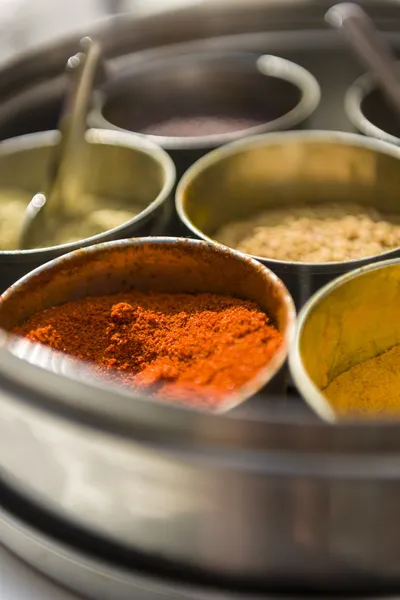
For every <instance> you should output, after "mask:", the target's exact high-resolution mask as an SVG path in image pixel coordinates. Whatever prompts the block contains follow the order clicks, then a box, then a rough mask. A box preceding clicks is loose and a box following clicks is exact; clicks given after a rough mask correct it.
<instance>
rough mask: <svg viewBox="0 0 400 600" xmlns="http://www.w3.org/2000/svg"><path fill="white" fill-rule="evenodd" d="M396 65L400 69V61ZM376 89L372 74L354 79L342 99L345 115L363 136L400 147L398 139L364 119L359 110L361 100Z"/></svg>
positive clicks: (362, 113)
mask: <svg viewBox="0 0 400 600" xmlns="http://www.w3.org/2000/svg"><path fill="white" fill-rule="evenodd" d="M396 65H397V67H398V68H400V61H399V62H398V63H396ZM377 87H378V86H377V84H376V80H375V77H374V75H373V74H372V73H364V75H361V77H359V78H358V79H356V81H354V83H352V84H351V86H350V87H349V88H348V90H347V91H346V94H345V97H344V109H345V112H346V115H347V117H348V119H349V120H350V121H351V122H352V124H353V125H354V126H355V127H356V128H357V129H358V131H361V133H363V134H364V135H368V136H371V137H373V138H376V139H378V140H381V141H383V142H389V143H391V144H394V145H395V146H400V138H399V137H396V136H395V135H393V134H391V133H389V132H387V131H384V130H383V129H381V128H380V127H378V126H377V125H375V124H374V123H373V122H372V121H370V120H369V119H368V118H367V117H366V115H365V113H364V112H363V110H362V108H361V106H362V102H363V100H364V99H365V98H366V97H367V95H368V94H369V93H370V92H372V91H373V90H375V89H377Z"/></svg>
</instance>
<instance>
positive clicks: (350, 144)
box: [176, 131, 400, 307]
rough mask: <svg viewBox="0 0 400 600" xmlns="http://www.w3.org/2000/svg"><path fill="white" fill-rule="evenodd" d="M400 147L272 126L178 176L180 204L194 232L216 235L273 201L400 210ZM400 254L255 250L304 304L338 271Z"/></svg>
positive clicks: (344, 135) (183, 217)
mask: <svg viewBox="0 0 400 600" xmlns="http://www.w3.org/2000/svg"><path fill="white" fill-rule="evenodd" d="M399 159H400V151H399V150H398V149H397V148H395V147H394V146H392V145H391V144H386V143H384V142H381V141H379V140H373V139H370V138H366V137H363V136H361V135H356V134H351V133H341V132H333V131H304V132H283V133H275V134H268V135H263V136H257V137H253V138H249V139H247V140H241V141H239V142H236V143H234V144H231V145H229V146H225V147H224V148H219V149H218V150H215V151H214V152H212V153H210V154H209V155H208V156H205V157H203V158H202V159H200V160H199V161H198V162H197V163H196V164H195V165H193V166H192V167H191V169H189V171H188V172H187V173H186V174H185V175H184V177H183V178H182V180H181V181H180V183H179V185H178V188H177V191H176V209H177V212H178V215H179V217H180V219H181V221H182V223H183V224H184V226H185V227H186V228H187V229H188V230H189V231H190V232H191V233H192V234H194V235H195V236H197V237H200V238H203V239H205V240H210V239H214V238H213V236H214V234H215V232H216V231H217V230H218V229H219V228H220V227H221V226H222V225H224V224H226V223H229V222H230V221H235V220H241V219H246V218H248V217H249V216H250V215H252V214H254V213H257V212H258V211H261V210H265V209H266V208H269V207H271V208H272V207H277V206H285V205H291V204H293V203H294V204H305V203H312V202H316V203H318V202H349V201H350V202H357V203H359V204H364V205H367V206H376V207H378V208H379V209H380V210H382V211H383V212H385V211H386V212H392V213H396V212H398V211H399V201H398V198H399V192H398V190H399V189H400V160H399ZM396 256H400V249H399V248H396V249H394V250H391V251H389V252H385V253H383V254H379V255H375V256H368V257H366V258H363V259H357V260H347V261H343V262H329V263H305V262H286V261H280V260H273V259H269V258H264V257H254V258H257V259H258V260H260V261H261V262H263V263H264V264H265V265H267V266H268V267H269V268H270V269H271V270H272V271H274V273H276V274H277V275H278V277H280V278H281V279H282V280H283V282H284V283H285V284H286V286H287V287H288V289H289V291H290V293H291V294H292V296H293V298H294V300H295V303H296V306H297V307H300V306H302V305H303V304H304V303H305V302H306V301H307V300H308V298H309V297H310V296H311V295H312V294H313V293H314V292H315V291H316V290H317V289H319V288H320V287H322V286H323V285H325V284H326V283H328V282H329V281H330V280H332V279H333V278H334V277H337V276H338V275H341V274H343V273H345V272H347V271H351V270H353V269H355V268H357V267H360V266H362V265H365V264H368V263H371V262H374V261H378V260H384V259H385V258H390V257H396Z"/></svg>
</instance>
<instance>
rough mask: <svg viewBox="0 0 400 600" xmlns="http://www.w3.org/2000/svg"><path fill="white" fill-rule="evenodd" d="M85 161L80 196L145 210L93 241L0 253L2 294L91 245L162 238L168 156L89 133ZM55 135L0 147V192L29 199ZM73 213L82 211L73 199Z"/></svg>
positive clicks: (169, 182) (139, 142)
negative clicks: (153, 236)
mask: <svg viewBox="0 0 400 600" xmlns="http://www.w3.org/2000/svg"><path fill="white" fill-rule="evenodd" d="M86 142H87V143H86V148H85V152H86V153H87V155H86V160H85V162H84V163H83V167H82V168H83V172H82V174H81V178H82V179H81V181H82V185H83V189H84V192H86V193H88V194H93V195H96V194H98V195H103V196H105V197H109V198H113V197H116V198H118V199H122V200H126V204H127V208H128V209H129V205H130V204H131V203H135V204H136V205H139V206H140V205H141V206H143V210H142V211H141V212H140V213H139V214H138V215H137V216H136V217H134V218H133V219H131V220H130V221H128V222H127V223H125V224H123V225H121V226H119V227H116V228H115V229H111V230H109V231H106V232H104V233H101V234H99V235H97V236H93V237H91V238H87V239H85V240H80V241H78V242H73V243H70V244H64V245H61V246H54V247H51V248H44V249H36V250H14V251H2V252H0V289H1V290H4V289H6V288H7V287H8V286H9V285H11V284H12V283H14V282H15V281H16V280H17V279H18V278H19V277H22V275H25V273H27V272H28V271H30V270H32V269H33V268H36V267H38V266H39V265H41V264H43V263H44V262H46V261H48V260H51V259H52V258H55V257H56V256H60V255H62V254H65V253H66V252H69V251H71V250H74V249H76V248H80V247H83V246H89V245H91V244H93V243H95V242H101V241H107V240H113V239H118V238H122V237H130V236H133V235H138V234H140V233H142V234H144V233H163V230H164V228H165V226H166V223H167V220H168V218H169V214H170V211H171V206H170V195H171V191H172V189H173V186H174V183H175V169H174V165H173V163H172V161H171V159H170V158H169V156H168V155H167V154H166V153H165V152H164V151H163V150H161V149H160V148H158V147H157V146H155V145H154V144H152V143H151V142H149V141H147V140H145V139H142V138H138V137H135V136H133V135H132V134H124V133H119V132H116V131H106V130H105V131H103V130H100V129H99V130H90V131H88V132H87V134H86ZM56 143H57V133H56V132H45V133H38V134H31V135H27V136H21V137H19V138H14V139H10V140H5V141H3V142H1V143H0V187H4V188H7V187H10V188H17V189H18V188H19V189H21V190H23V191H25V192H28V193H30V194H32V195H33V194H34V193H35V192H37V190H38V189H40V186H41V184H42V182H43V180H44V178H45V175H46V171H47V165H48V161H49V159H50V150H51V149H52V147H53V146H54V144H56ZM75 202H76V205H75V207H74V209H75V210H76V211H82V210H84V208H83V207H82V206H81V205H80V197H79V196H77V197H76V198H75Z"/></svg>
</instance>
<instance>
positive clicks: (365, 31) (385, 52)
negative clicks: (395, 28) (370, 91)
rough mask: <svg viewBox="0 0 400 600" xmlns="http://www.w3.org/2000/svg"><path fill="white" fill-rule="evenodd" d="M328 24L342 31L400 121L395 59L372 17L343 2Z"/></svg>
mask: <svg viewBox="0 0 400 600" xmlns="http://www.w3.org/2000/svg"><path fill="white" fill-rule="evenodd" d="M325 20H326V21H327V23H329V24H330V25H331V26H332V27H336V28H338V29H341V30H342V31H343V33H344V34H345V35H346V37H347V39H348V41H349V43H350V44H351V46H352V47H353V49H354V51H355V52H356V54H357V56H358V58H359V60H360V62H361V63H362V64H363V65H364V66H365V67H366V68H367V69H368V70H369V71H372V72H373V73H374V75H375V77H376V78H377V80H378V81H379V83H380V86H381V88H382V89H383V91H384V93H385V95H386V97H387V100H388V102H390V104H391V105H392V107H393V109H394V110H395V111H396V113H397V114H398V116H399V117H400V79H399V77H398V75H397V73H396V70H395V66H394V65H395V61H396V58H395V56H394V55H393V53H392V51H391V49H390V47H389V45H388V44H387V43H386V40H385V39H384V38H383V36H382V35H380V34H379V32H378V31H377V29H376V28H375V25H374V23H373V21H372V20H371V19H370V17H369V16H368V15H367V14H366V12H365V11H364V10H363V9H362V8H361V6H359V5H358V4H354V3H352V2H343V3H341V4H336V5H335V6H332V8H330V9H329V10H328V12H327V13H326V15H325Z"/></svg>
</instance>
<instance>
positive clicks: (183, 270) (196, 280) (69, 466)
mask: <svg viewBox="0 0 400 600" xmlns="http://www.w3.org/2000/svg"><path fill="white" fill-rule="evenodd" d="M132 287H135V288H136V289H144V290H146V289H153V290H162V291H169V292H182V291H184V292H189V293H194V292H203V291H204V292H205V291H207V292H212V293H222V294H228V295H235V296H238V297H243V298H247V299H252V300H254V301H256V302H258V303H259V305H260V306H261V307H262V308H264V309H265V310H266V312H267V313H268V314H269V315H270V316H271V318H272V319H273V320H274V321H275V323H276V325H277V327H278V328H279V330H280V331H281V332H282V335H283V339H284V341H283V344H282V346H281V347H280V349H279V350H278V351H277V352H276V354H275V355H274V357H273V358H272V360H271V361H270V362H269V363H268V365H267V366H266V367H265V368H264V369H263V370H262V371H261V372H260V373H258V374H257V375H256V376H255V377H254V378H253V379H252V380H251V381H249V382H248V384H247V385H246V386H244V387H243V388H242V390H241V391H240V392H239V393H238V394H236V395H233V396H232V397H231V398H230V399H229V403H228V404H226V405H225V406H223V407H220V409H219V410H220V411H225V410H227V409H228V408H231V407H234V406H236V405H237V404H238V403H239V402H241V401H243V400H244V399H245V398H246V397H249V396H250V395H252V394H254V393H256V392H257V391H258V390H259V389H260V388H261V387H262V386H263V385H265V384H266V383H268V382H269V381H270V380H271V379H272V377H273V376H274V375H275V373H277V372H278V371H279V369H280V368H281V367H282V365H283V363H284V361H285V358H286V355H287V351H288V346H289V344H290V341H291V339H292V333H293V328H294V320H295V312H294V305H293V302H292V300H291V298H290V296H289V295H288V293H287V291H286V289H285V288H284V286H283V285H282V283H281V282H280V281H279V280H278V278H277V277H276V276H275V275H274V274H272V273H271V272H270V271H269V270H268V269H267V268H265V267H264V266H262V265H261V264H260V263H258V262H257V261H253V260H252V259H248V258H246V257H244V256H243V255H241V254H239V253H235V252H233V251H231V250H228V249H226V248H224V247H223V246H216V245H214V244H208V243H206V242H202V241H197V240H185V239H174V238H143V239H139V240H136V241H133V240H127V241H120V242H115V243H111V244H105V245H98V246H93V247H91V248H89V249H83V250H79V251H77V252H75V253H73V254H69V255H67V256H65V257H61V258H59V259H57V260H55V261H53V262H51V263H48V264H47V265H45V266H43V267H41V268H40V269H38V270H36V271H35V272H34V273H32V274H29V275H27V276H26V277H25V278H23V279H22V280H20V281H19V282H17V283H16V284H15V285H14V286H12V287H11V288H10V289H9V290H8V291H7V292H6V293H5V294H4V295H3V296H2V299H1V303H0V325H1V327H2V328H3V329H5V330H7V331H8V330H10V329H12V328H13V327H14V326H15V325H17V324H18V323H21V322H22V321H24V320H25V319H26V318H28V317H29V316H30V315H32V314H34V313H35V312H37V311H39V310H45V309H46V308H49V307H51V306H54V305H57V304H61V303H64V302H67V301H69V300H73V299H78V298H81V297H85V296H90V295H96V294H105V293H107V294H110V293H114V292H120V291H123V290H129V289H131V288H132ZM28 346H29V347H27V342H26V341H25V340H24V341H23V342H22V343H16V344H15V343H13V341H12V339H11V340H10V346H9V348H10V350H12V352H13V353H14V354H15V355H16V356H21V354H22V353H23V357H24V359H25V360H27V361H28V362H31V363H33V364H40V365H42V367H44V369H45V370H47V371H50V372H56V373H60V372H61V373H64V375H67V376H68V374H70V373H71V369H73V364H72V363H71V361H70V360H66V359H65V357H64V356H62V355H54V354H53V353H50V354H49V353H48V352H46V351H44V353H43V354H42V355H40V356H39V355H38V353H39V352H40V348H39V349H38V347H37V346H36V347H35V346H33V345H31V344H29V345H28ZM43 357H44V358H43ZM75 379H76V378H75ZM94 385H95V383H94ZM97 385H98V386H99V385H100V384H99V383H98V384H97ZM280 391H282V390H280ZM112 392H113V389H112V390H111V389H110V393H112ZM127 394H128V392H127ZM128 398H130V402H131V403H132V406H134V404H135V403H136V402H137V401H139V402H142V400H138V399H137V398H136V397H135V396H134V395H132V394H128ZM0 402H1V401H0ZM147 402H148V403H149V404H150V405H152V404H153V403H154V401H152V400H151V399H148V400H147ZM265 402H268V399H267V398H266V399H265ZM162 404H164V403H162ZM109 408H110V409H111V410H112V405H110V407H109ZM171 410H173V409H172V408H171ZM28 412H29V411H28ZM2 414H3V417H4V418H3V420H2V421H1V422H2V424H3V425H5V423H6V422H7V421H9V417H10V416H11V413H10V414H9V415H8V416H7V415H6V414H5V413H4V412H3V413H2ZM27 416H28V415H27ZM11 418H12V417H11ZM28 419H29V421H30V417H29V416H28ZM30 423H31V424H30V425H29V429H31V427H32V426H33V427H34V419H33V421H30ZM9 424H10V423H9ZM15 424H16V425H17V429H18V423H17V422H15ZM59 425H60V428H58V427H57V430H58V431H57V432H55V431H54V434H55V435H56V437H55V438H54V437H53V435H52V433H51V431H50V430H47V433H46V431H42V433H39V432H38V431H37V432H36V433H35V432H34V431H33V430H32V429H31V433H32V434H33V436H34V438H35V440H36V442H34V446H35V447H36V450H37V451H38V452H39V454H41V453H42V451H43V450H44V448H45V446H46V445H47V443H49V442H50V438H51V439H52V441H51V442H50V443H51V444H52V445H53V443H54V442H55V440H56V439H58V441H59V442H60V443H61V446H59V449H60V452H61V454H59V452H58V451H57V449H56V448H55V449H54V450H55V452H54V453H52V456H49V457H48V460H47V461H46V462H47V465H46V466H45V465H44V464H43V463H42V460H45V457H44V456H42V457H41V458H40V457H39V455H37V456H36V458H35V461H36V460H39V461H40V464H41V469H40V470H38V469H29V470H30V471H31V474H30V475H29V474H28V472H25V473H24V474H23V473H22V471H21V467H22V464H21V463H20V459H19V458H18V457H17V456H15V460H13V459H11V456H10V454H9V453H8V452H7V451H6V438H3V442H4V445H3V442H0V465H1V470H2V474H3V476H4V479H5V480H8V481H9V482H10V483H11V484H12V485H14V486H18V487H19V488H21V489H22V490H23V491H24V493H26V494H28V495H30V496H31V497H32V498H34V499H36V500H38V501H41V502H45V504H46V505H47V507H48V508H49V509H51V510H52V511H55V512H56V513H59V514H61V515H62V516H63V517H64V518H68V519H71V520H72V521H74V522H76V523H79V524H80V525H81V526H84V527H86V528H88V529H90V530H93V531H94V532H96V533H99V534H103V535H106V536H108V537H109V538H113V539H114V540H115V541H118V542H121V543H123V544H125V545H127V546H131V547H136V548H139V549H140V550H142V551H144V552H150V553H155V554H161V556H166V557H169V558H172V559H174V558H175V559H180V560H181V561H183V562H188V563H192V564H193V565H195V566H197V567H198V568H207V567H208V568H210V567H212V566H213V563H214V560H215V558H213V556H214V554H215V550H214V551H212V549H211V548H210V549H209V550H210V552H211V556H210V555H208V553H207V551H205V550H206V548H204V550H202V551H201V552H200V556H199V555H198V551H197V549H196V547H192V542H193V537H192V534H194V532H196V531H197V532H200V531H201V530H202V528H206V529H207V528H208V527H210V525H211V522H209V521H208V516H211V515H212V514H215V515H217V514H218V512H219V509H220V502H221V501H222V499H221V498H220V499H219V500H218V496H219V494H220V491H219V490H217V489H215V490H214V492H213V491H212V489H211V488H212V487H213V484H212V485H211V488H210V489H208V488H209V485H210V482H208V483H207V480H208V469H207V468H204V470H202V474H201V473H200V472H198V473H197V472H196V474H194V473H191V469H190V468H189V466H188V465H186V466H185V461H184V460H183V461H182V460H178V464H177V465H174V460H173V459H171V457H168V453H166V454H164V452H163V451H160V452H156V455H154V459H155V461H156V462H155V463H153V459H152V458H151V457H152V455H153V451H151V450H150V454H149V455H148V456H146V454H147V451H144V452H143V453H142V452H141V451H139V454H140V456H139V455H137V456H136V457H135V452H134V453H131V452H130V450H129V448H127V447H126V448H124V445H123V444H121V441H119V440H118V439H116V440H115V442H116V445H115V448H114V449H112V448H106V447H101V446H98V444H97V442H96V440H95V438H92V436H91V435H90V434H89V435H88V436H86V435H84V438H85V439H84V440H83V439H82V440H81V441H83V446H84V447H85V448H84V447H81V449H79V446H80V442H79V441H78V440H76V443H77V445H75V444H74V448H75V450H74V449H73V448H72V447H71V450H72V454H68V457H67V456H66V455H64V450H62V445H63V442H62V440H64V441H66V440H67V438H69V442H68V445H69V443H70V442H71V441H72V438H70V437H69V436H70V434H72V435H73V436H75V434H74V433H73V432H72V430H70V429H69V427H68V426H65V423H64V425H61V423H60V424H59ZM64 427H65V428H64ZM0 429H1V425H0ZM11 429H13V427H11V428H10V429H9V431H11ZM63 431H64V433H63ZM193 433H194V431H193ZM17 435H18V434H17ZM26 435H27V438H26V443H28V444H29V442H28V441H27V440H28V438H29V437H30V436H29V434H28V432H26ZM48 435H50V438H49V437H48ZM59 436H61V437H59ZM65 436H67V437H65ZM0 437H1V432H0ZM46 440H47V441H46ZM8 441H9V439H8ZM31 441H32V442H33V439H32V438H31ZM92 443H94V444H95V445H94V446H92ZM87 444H89V447H87ZM56 445H58V442H57V443H56ZM134 445H136V443H134ZM140 445H141V444H140V442H139V445H138V446H137V449H138V450H139V447H140ZM40 447H41V449H40ZM75 451H77V454H76V453H75ZM81 451H83V453H84V454H86V453H87V452H88V453H89V454H87V455H86V459H85V457H84V455H81V456H80V458H79V457H78V455H80V453H81ZM93 451H95V454H96V455H97V459H95V460H99V463H98V466H100V465H102V466H101V472H102V475H101V477H100V479H99V478H98V476H97V475H96V474H95V472H94V471H92V467H89V470H88V471H87V470H86V466H85V465H84V463H85V462H86V460H87V459H89V455H90V454H92V452H93ZM4 452H5V454H3V453H4ZM32 452H35V450H34V448H32ZM104 452H105V454H104ZM74 456H75V458H74ZM3 459H4V460H3ZM10 459H11V462H10ZM81 459H82V460H83V462H82V463H81V467H78V463H79V462H80V460H81ZM89 460H90V459H89ZM65 461H66V462H65ZM71 461H72V462H71ZM76 461H77V462H76ZM156 465H158V466H156ZM77 468H78V469H81V468H82V469H83V470H82V471H81V476H78V477H77V476H76V474H77V471H76V469H77ZM154 468H156V472H157V473H156V472H153V475H152V470H153V469H154ZM132 469H133V470H132ZM159 469H161V470H159ZM134 471H136V475H135V473H134ZM196 471H197V470H196ZM43 473H46V475H45V477H43ZM139 473H141V474H142V476H144V478H145V479H144V480H142V483H141V484H139V486H138V487H137V477H138V476H139V477H141V476H140V475H139ZM161 473H163V475H162V479H163V482H161V481H160V482H159V484H160V488H159V494H160V496H159V494H158V493H157V492H156V493H155V496H154V498H153V500H152V501H150V498H146V499H145V497H146V491H145V488H146V483H145V480H146V477H149V478H150V479H149V481H151V479H152V477H156V479H158V477H159V475H160V474H161ZM146 474H147V475H146ZM93 477H94V479H93ZM176 477H177V478H178V479H179V478H183V479H186V484H187V486H188V487H187V491H186V492H185V495H186V497H183V496H182V497H181V495H180V491H179V489H178V488H177V481H178V480H176V482H175V483H173V482H174V480H175V478H176ZM203 478H204V480H203ZM211 479H212V481H214V483H216V482H217V479H218V476H217V475H216V474H215V475H211ZM22 482H23V483H22ZM157 485H158V484H157ZM203 485H205V487H202V486H203ZM82 486H83V487H82ZM151 486H152V484H150V487H151ZM217 487H218V486H217ZM89 488H92V492H90V493H89V496H87V495H86V492H85V491H84V490H87V491H88V490H89ZM185 489H186V488H185ZM67 490H68V491H67ZM196 490H198V492H199V495H198V496H197V494H196ZM206 490H207V492H206ZM214 493H215V494H217V495H216V496H214V498H212V496H213V494H214ZM92 494H94V496H92ZM143 494H144V496H142V495H143ZM203 494H204V495H203ZM96 498H97V499H98V501H97V500H96ZM141 498H142V500H144V504H142V501H141ZM232 516H233V515H232ZM241 518H245V515H242V517H241ZM163 520H164V525H162V521H163ZM229 521H230V518H229ZM167 523H168V526H167ZM159 526H161V527H163V526H167V530H166V531H165V533H166V535H165V536H162V535H161V536H160V531H159ZM238 526H240V527H242V526H243V525H240V524H239V523H238ZM226 527H228V524H226ZM229 527H232V528H236V525H234V524H233V523H231V524H230V525H229ZM185 528H188V530H187V535H184V536H183V538H182V534H183V533H184V530H185ZM192 529H193V531H192V534H190V533H189V532H190V531H191V530H192ZM204 531H205V530H204ZM210 535H212V532H211V531H210ZM206 537H207V536H206ZM221 542H222V540H221ZM205 544H206V546H208V544H209V542H207V541H206V540H205ZM225 559H226V557H223V556H222V555H221V556H220V558H219V559H218V563H219V565H218V567H217V570H221V571H228V572H229V571H231V570H232V568H233V564H235V563H237V564H239V563H240V562H242V557H241V553H239V554H238V555H236V553H235V552H234V553H233V555H232V558H231V560H230V561H229V560H228V561H227V563H226V562H225ZM244 562H247V561H246V560H245V561H244ZM229 563H232V564H229ZM247 569H251V564H249V565H248V566H247ZM247 569H246V570H247Z"/></svg>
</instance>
